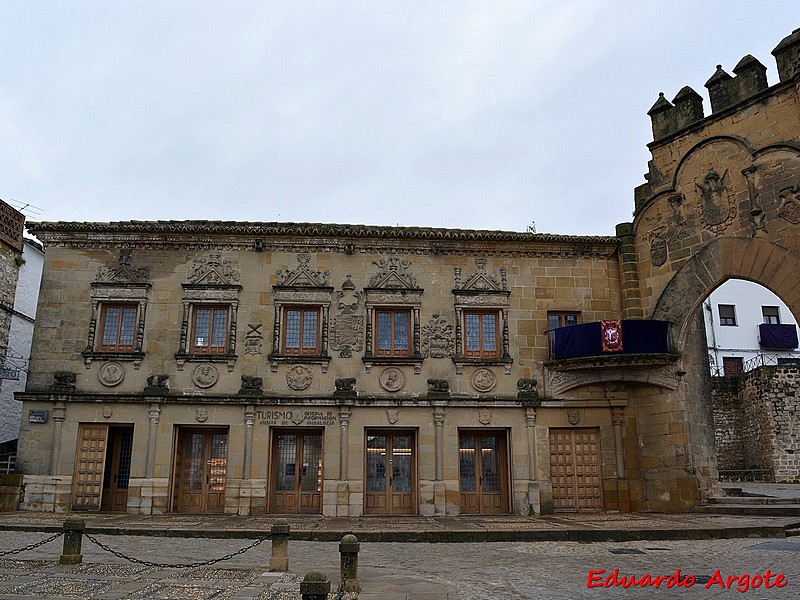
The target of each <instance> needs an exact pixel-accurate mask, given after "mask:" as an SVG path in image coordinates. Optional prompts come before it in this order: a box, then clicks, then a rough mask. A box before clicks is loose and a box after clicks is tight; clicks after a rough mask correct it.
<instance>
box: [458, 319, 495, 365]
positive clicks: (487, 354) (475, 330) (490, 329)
mask: <svg viewBox="0 0 800 600" xmlns="http://www.w3.org/2000/svg"><path fill="white" fill-rule="evenodd" d="M497 322H498V319H497V313H496V312H483V311H481V312H470V311H464V332H465V334H466V337H465V345H466V347H465V348H464V356H466V357H467V358H496V357H497V356H499V355H500V353H499V351H498V348H499V343H498V340H499V333H500V332H499V328H498V326H497Z"/></svg>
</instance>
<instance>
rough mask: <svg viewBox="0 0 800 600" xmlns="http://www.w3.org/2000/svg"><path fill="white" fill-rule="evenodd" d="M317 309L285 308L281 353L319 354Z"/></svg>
mask: <svg viewBox="0 0 800 600" xmlns="http://www.w3.org/2000/svg"><path fill="white" fill-rule="evenodd" d="M319 312H320V311H319V308H316V307H315V308H286V309H285V311H284V328H283V353H284V354H286V355H304V356H313V355H317V354H319V348H320V345H319V322H320V319H319Z"/></svg>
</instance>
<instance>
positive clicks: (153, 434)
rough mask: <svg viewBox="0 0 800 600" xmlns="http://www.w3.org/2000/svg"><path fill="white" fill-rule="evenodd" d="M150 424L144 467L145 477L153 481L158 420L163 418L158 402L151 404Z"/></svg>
mask: <svg viewBox="0 0 800 600" xmlns="http://www.w3.org/2000/svg"><path fill="white" fill-rule="evenodd" d="M148 414H149V417H150V424H149V425H148V427H147V459H146V461H145V466H144V476H145V478H147V479H152V477H153V471H154V470H155V462H156V439H157V438H158V420H159V419H160V417H161V405H160V404H159V403H158V402H153V403H151V404H150V411H149V413H148Z"/></svg>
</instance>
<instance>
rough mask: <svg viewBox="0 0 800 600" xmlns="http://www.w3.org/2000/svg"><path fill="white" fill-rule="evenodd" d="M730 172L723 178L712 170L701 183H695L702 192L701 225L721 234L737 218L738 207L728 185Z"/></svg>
mask: <svg viewBox="0 0 800 600" xmlns="http://www.w3.org/2000/svg"><path fill="white" fill-rule="evenodd" d="M727 176H728V171H727V170H726V171H725V172H724V173H723V174H722V176H720V174H719V173H717V172H716V171H715V170H714V169H710V170H709V171H708V173H707V174H706V176H705V177H704V178H703V181H702V182H701V183H697V182H696V181H695V186H697V189H698V191H699V192H700V199H701V202H700V207H701V210H700V224H701V225H702V226H703V228H705V229H707V230H709V231H711V232H712V233H715V234H717V235H719V234H721V233H722V232H724V231H725V229H727V228H728V225H730V224H731V223H733V220H734V219H735V218H736V205H735V204H734V201H733V193H732V190H731V189H730V188H729V187H728V185H727V183H726V178H727Z"/></svg>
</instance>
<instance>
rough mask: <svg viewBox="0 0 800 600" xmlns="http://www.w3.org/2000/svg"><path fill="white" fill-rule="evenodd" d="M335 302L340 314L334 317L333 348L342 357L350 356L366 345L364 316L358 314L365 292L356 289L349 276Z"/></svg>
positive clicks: (336, 294) (337, 293)
mask: <svg viewBox="0 0 800 600" xmlns="http://www.w3.org/2000/svg"><path fill="white" fill-rule="evenodd" d="M333 299H334V302H335V303H336V307H337V308H338V309H339V314H337V315H336V316H334V318H333V343H332V344H331V348H332V349H333V350H337V351H338V352H339V356H341V357H342V358H349V357H351V356H352V355H353V352H354V351H355V352H359V351H361V349H362V348H363V346H364V316H363V315H361V314H358V312H359V307H362V306H363V304H364V294H363V293H361V292H357V291H356V286H355V284H354V283H353V281H352V279H350V275H348V276H347V279H345V281H344V283H342V289H341V291H338V292H336V293H335V294H334V297H333Z"/></svg>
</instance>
